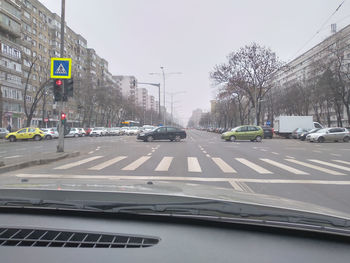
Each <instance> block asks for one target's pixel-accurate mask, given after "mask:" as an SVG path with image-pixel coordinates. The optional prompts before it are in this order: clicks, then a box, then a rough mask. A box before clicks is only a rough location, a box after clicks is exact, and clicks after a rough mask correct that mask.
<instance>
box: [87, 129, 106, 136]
mask: <svg viewBox="0 0 350 263" xmlns="http://www.w3.org/2000/svg"><path fill="white" fill-rule="evenodd" d="M105 134H106V133H105V131H104V130H103V128H102V127H96V128H93V129H92V130H91V132H90V136H104V135H105Z"/></svg>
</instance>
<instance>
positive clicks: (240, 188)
mask: <svg viewBox="0 0 350 263" xmlns="http://www.w3.org/2000/svg"><path fill="white" fill-rule="evenodd" d="M228 182H229V183H230V185H231V186H232V187H233V189H235V190H236V191H240V192H243V191H244V190H243V188H242V187H241V186H240V185H239V184H238V182H236V181H234V180H228Z"/></svg>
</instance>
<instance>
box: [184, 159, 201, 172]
mask: <svg viewBox="0 0 350 263" xmlns="http://www.w3.org/2000/svg"><path fill="white" fill-rule="evenodd" d="M187 166H188V171H189V172H194V173H201V172H202V169H201V167H200V165H199V162H198V159H197V157H187Z"/></svg>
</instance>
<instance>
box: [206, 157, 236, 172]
mask: <svg viewBox="0 0 350 263" xmlns="http://www.w3.org/2000/svg"><path fill="white" fill-rule="evenodd" d="M211 159H212V160H213V161H214V163H215V164H216V165H217V166H219V168H220V169H221V171H223V172H224V173H237V172H236V170H235V169H233V168H232V167H231V166H230V165H228V164H227V163H226V162H225V161H224V160H223V159H221V158H217V157H213V158H211Z"/></svg>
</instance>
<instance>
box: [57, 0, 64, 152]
mask: <svg viewBox="0 0 350 263" xmlns="http://www.w3.org/2000/svg"><path fill="white" fill-rule="evenodd" d="M65 5H66V1H65V0H62V1H61V51H60V57H61V58H63V57H64V20H65V11H66V10H65ZM62 82H63V83H62V92H64V81H62ZM63 97H64V96H63V94H62V98H61V101H58V103H57V104H58V112H59V117H58V133H59V137H58V145H57V152H64V126H63V122H62V120H61V116H62V113H63Z"/></svg>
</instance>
